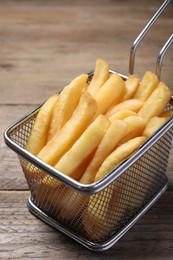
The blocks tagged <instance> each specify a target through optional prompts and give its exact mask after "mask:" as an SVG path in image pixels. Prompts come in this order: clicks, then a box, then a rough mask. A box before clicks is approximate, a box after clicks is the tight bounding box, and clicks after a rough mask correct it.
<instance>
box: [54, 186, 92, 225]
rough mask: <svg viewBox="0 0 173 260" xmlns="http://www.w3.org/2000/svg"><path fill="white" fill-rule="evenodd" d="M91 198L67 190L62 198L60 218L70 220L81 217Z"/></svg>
mask: <svg viewBox="0 0 173 260" xmlns="http://www.w3.org/2000/svg"><path fill="white" fill-rule="evenodd" d="M88 201H89V196H88V195H85V194H80V193H78V192H75V191H74V190H72V189H70V188H67V189H66V192H65V193H64V194H63V196H62V197H61V201H60V203H59V205H60V209H61V210H60V213H59V217H60V218H62V219H64V220H68V219H75V218H76V217H77V216H79V215H80V214H81V213H82V212H83V211H84V210H86V207H87V205H88Z"/></svg>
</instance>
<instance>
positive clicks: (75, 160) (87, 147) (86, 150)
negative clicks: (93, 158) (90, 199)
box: [55, 115, 110, 178]
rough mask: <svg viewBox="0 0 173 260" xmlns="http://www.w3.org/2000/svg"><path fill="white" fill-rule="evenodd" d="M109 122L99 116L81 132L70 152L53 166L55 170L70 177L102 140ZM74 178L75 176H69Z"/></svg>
mask: <svg viewBox="0 0 173 260" xmlns="http://www.w3.org/2000/svg"><path fill="white" fill-rule="evenodd" d="M109 124H110V121H109V120H108V119H107V118H106V117H105V116H103V115H99V116H98V117H97V118H96V119H95V120H94V121H93V122H92V123H91V124H90V125H89V126H88V127H87V129H86V130H85V131H84V132H83V134H82V135H81V136H80V137H79V139H78V140H77V141H76V142H75V143H74V145H73V146H72V147H71V148H70V150H69V151H68V152H67V153H65V154H64V156H63V157H62V158H61V159H60V160H59V162H58V163H57V164H56V165H55V168H56V169H58V170H59V171H61V172H63V173H64V174H66V175H68V176H71V175H72V173H73V172H74V171H75V169H76V168H77V167H78V166H79V165H80V164H81V163H82V162H83V161H84V160H85V158H87V157H88V156H89V155H90V154H91V153H92V151H93V150H94V149H95V148H96V147H97V146H98V145H99V143H100V141H101V140H102V138H103V136H104V134H105V132H106V130H107V128H108V126H109ZM71 177H72V178H75V177H76V176H75V175H74V176H71Z"/></svg>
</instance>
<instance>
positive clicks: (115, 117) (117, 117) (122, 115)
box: [108, 109, 137, 122]
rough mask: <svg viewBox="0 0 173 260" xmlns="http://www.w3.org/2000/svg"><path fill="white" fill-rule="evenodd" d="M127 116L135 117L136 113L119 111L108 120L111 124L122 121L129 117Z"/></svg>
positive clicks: (125, 110)
mask: <svg viewBox="0 0 173 260" xmlns="http://www.w3.org/2000/svg"><path fill="white" fill-rule="evenodd" d="M129 116H137V113H135V112H133V111H131V110H128V109H123V110H120V111H118V112H117V113H115V114H113V115H112V116H110V117H109V118H108V119H109V120H110V121H111V122H114V121H116V120H120V119H121V120H122V119H124V118H126V117H129Z"/></svg>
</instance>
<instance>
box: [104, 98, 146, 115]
mask: <svg viewBox="0 0 173 260" xmlns="http://www.w3.org/2000/svg"><path fill="white" fill-rule="evenodd" d="M143 104H144V102H143V101H141V100H138V99H129V100H125V101H123V102H121V103H119V104H117V105H115V106H113V107H112V108H111V109H109V110H108V112H107V113H106V114H105V115H106V117H108V118H109V117H110V116H112V115H113V114H115V113H117V112H119V111H121V110H124V109H128V110H131V111H133V112H138V111H139V109H140V108H141V107H142V106H143Z"/></svg>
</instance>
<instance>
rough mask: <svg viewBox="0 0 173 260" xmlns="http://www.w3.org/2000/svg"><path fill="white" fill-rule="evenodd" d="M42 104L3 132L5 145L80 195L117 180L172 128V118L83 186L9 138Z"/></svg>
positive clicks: (97, 190)
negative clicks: (104, 171)
mask: <svg viewBox="0 0 173 260" xmlns="http://www.w3.org/2000/svg"><path fill="white" fill-rule="evenodd" d="M110 72H112V73H117V72H115V71H113V70H110ZM92 73H93V72H90V73H88V75H89V76H91V75H92ZM118 74H119V75H120V76H121V77H123V78H124V79H127V78H128V77H127V76H125V75H123V74H121V73H118ZM43 104H44V102H43V103H42V104H40V105H39V106H36V107H35V108H34V109H33V110H31V111H30V112H28V113H27V114H26V115H24V116H23V117H21V118H20V119H18V120H17V121H16V122H14V123H13V124H12V125H10V126H9V127H8V128H7V129H6V130H5V131H4V134H3V135H4V141H5V143H6V145H7V146H8V147H9V148H10V149H12V150H13V151H14V152H16V153H17V154H18V155H20V156H22V157H23V158H24V159H26V160H27V161H29V162H30V163H32V164H34V165H35V166H36V167H38V168H40V169H41V170H43V171H44V172H45V173H47V174H48V175H50V176H51V177H53V178H55V179H56V180H58V181H61V182H63V183H64V184H66V185H68V186H69V187H71V188H72V189H74V190H77V191H78V192H80V193H85V194H94V193H97V192H99V191H101V190H103V189H104V188H106V187H107V186H108V185H109V184H111V183H112V182H113V181H114V180H115V179H117V178H118V177H119V176H120V175H121V174H122V173H123V172H124V171H126V170H127V169H128V168H129V167H130V166H131V165H132V164H134V163H135V162H136V161H137V160H138V159H139V158H140V157H141V156H142V155H143V154H144V153H145V152H147V151H148V150H149V149H150V148H151V147H152V145H153V144H155V143H156V142H157V141H158V140H159V139H160V138H161V137H162V136H163V135H164V134H165V133H166V132H167V131H168V130H169V129H170V128H171V127H172V126H173V116H172V117H171V118H170V119H169V120H168V121H167V122H166V123H165V124H164V125H163V126H162V127H160V128H159V129H158V130H157V131H156V132H155V133H154V134H153V135H152V136H151V137H149V138H148V139H147V140H146V141H145V142H144V143H143V144H142V145H141V146H140V147H139V149H138V150H137V151H136V152H135V153H134V154H132V155H131V156H130V157H129V158H127V159H125V160H124V161H122V162H121V163H120V164H119V165H118V166H117V167H116V168H115V169H114V170H112V171H111V172H110V173H108V174H107V175H106V176H105V177H103V178H102V179H100V180H98V181H97V182H94V183H92V184H83V183H80V182H78V181H76V180H74V179H72V178H71V177H69V176H67V175H65V174H64V173H62V172H60V171H59V170H57V169H55V168H54V167H53V166H50V165H49V164H47V163H45V162H44V161H42V160H41V159H39V158H38V157H37V156H35V155H33V154H31V153H30V152H28V151H27V150H26V149H24V148H22V147H21V146H19V145H18V144H16V143H15V142H14V141H13V140H12V139H11V137H10V134H11V132H12V131H14V130H15V129H16V128H17V127H19V126H20V125H21V124H22V123H24V122H25V121H27V120H28V119H29V118H31V117H32V116H34V114H36V113H37V112H38V110H39V109H40V108H41V106H42V105H43Z"/></svg>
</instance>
